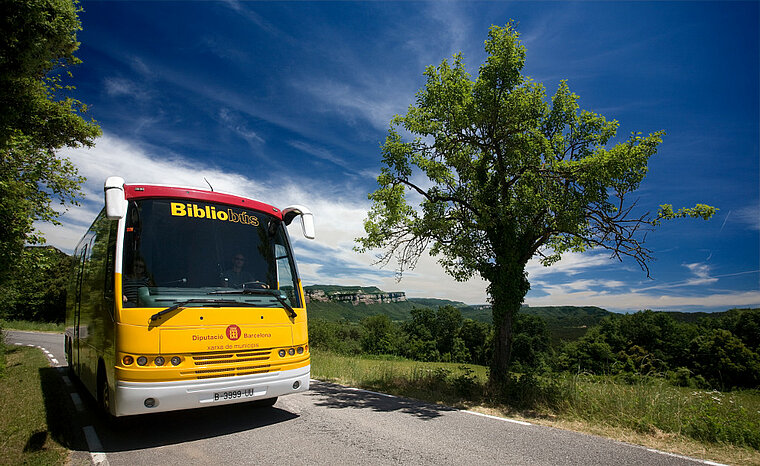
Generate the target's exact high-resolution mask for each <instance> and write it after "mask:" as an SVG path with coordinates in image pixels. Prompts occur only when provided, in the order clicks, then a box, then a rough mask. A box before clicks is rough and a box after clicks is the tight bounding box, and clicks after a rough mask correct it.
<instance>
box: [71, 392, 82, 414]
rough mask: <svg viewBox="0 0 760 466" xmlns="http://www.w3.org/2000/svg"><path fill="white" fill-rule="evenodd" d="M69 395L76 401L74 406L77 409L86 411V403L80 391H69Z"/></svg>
mask: <svg viewBox="0 0 760 466" xmlns="http://www.w3.org/2000/svg"><path fill="white" fill-rule="evenodd" d="M69 396H70V397H71V401H73V402H74V407H75V408H76V409H77V411H80V412H81V411H84V404H83V403H82V398H81V397H80V396H79V393H76V392H71V393H69Z"/></svg>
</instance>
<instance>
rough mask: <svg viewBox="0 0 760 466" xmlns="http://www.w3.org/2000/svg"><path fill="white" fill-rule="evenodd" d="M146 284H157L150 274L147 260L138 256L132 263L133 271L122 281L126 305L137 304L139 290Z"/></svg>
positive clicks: (133, 305)
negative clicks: (146, 263) (146, 265)
mask: <svg viewBox="0 0 760 466" xmlns="http://www.w3.org/2000/svg"><path fill="white" fill-rule="evenodd" d="M144 286H155V283H154V282H153V279H152V278H151V277H150V275H148V271H147V269H146V267H145V261H144V260H142V259H141V258H137V259H135V261H134V263H133V265H132V272H131V273H128V274H126V275H124V280H123V282H122V288H123V290H122V292H123V296H122V301H123V302H124V306H125V307H135V306H137V296H138V290H139V289H140V288H141V287H144Z"/></svg>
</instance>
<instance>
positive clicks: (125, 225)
mask: <svg viewBox="0 0 760 466" xmlns="http://www.w3.org/2000/svg"><path fill="white" fill-rule="evenodd" d="M104 189H105V207H104V208H103V210H102V211H101V212H100V214H99V215H98V216H97V218H96V219H95V221H94V222H93V224H92V226H91V227H90V228H89V230H88V231H87V233H86V234H85V235H84V237H83V238H82V239H81V241H79V243H78V245H77V247H76V249H75V250H74V260H73V261H72V264H73V270H72V273H71V280H70V285H69V288H68V290H67V305H66V307H67V309H66V331H65V342H64V344H65V350H66V359H67V361H68V364H69V367H70V370H71V372H72V373H73V374H74V375H75V376H77V377H78V378H79V379H80V380H81V382H82V384H83V385H84V386H85V387H86V388H87V390H88V391H89V392H90V393H91V394H92V396H93V397H94V398H95V399H96V400H97V401H98V404H99V405H100V406H101V408H102V409H103V411H104V412H105V413H106V414H107V415H109V416H115V417H119V416H128V415H136V414H143V413H153V412H161V411H172V410H180V409H190V408H196V407H204V406H215V405H223V404H229V403H238V402H247V401H252V402H255V403H258V404H262V405H271V404H274V403H275V401H276V400H277V397H279V396H282V395H288V394H291V393H297V392H301V391H305V390H308V388H309V375H310V356H309V341H308V335H307V325H306V305H305V299H304V293H303V287H302V285H301V281H300V279H299V277H298V272H297V269H296V264H295V260H294V258H293V250H292V247H291V244H290V239H289V237H288V232H287V228H286V226H287V225H289V224H291V222H293V220H295V219H296V218H300V223H301V227H302V230H303V234H304V236H306V237H307V238H309V239H313V238H314V221H313V215H312V214H311V212H310V211H309V210H308V209H307V208H305V207H303V206H299V205H297V206H291V207H288V208H286V209H283V210H280V209H278V208H276V207H273V206H270V205H267V204H264V203H262V202H258V201H255V200H252V199H248V198H245V197H242V196H236V195H232V194H225V193H219V192H214V191H213V190H211V191H207V190H202V189H196V188H182V187H173V186H160V185H150V184H125V182H124V180H123V179H122V178H119V177H110V178H108V179H107V180H106V182H105V188H104Z"/></svg>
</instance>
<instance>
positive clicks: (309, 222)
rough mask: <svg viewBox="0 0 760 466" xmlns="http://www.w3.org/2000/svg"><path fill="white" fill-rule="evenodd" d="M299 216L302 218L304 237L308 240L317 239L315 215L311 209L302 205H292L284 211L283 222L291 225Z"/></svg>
mask: <svg viewBox="0 0 760 466" xmlns="http://www.w3.org/2000/svg"><path fill="white" fill-rule="evenodd" d="M298 216H300V217H301V227H302V228H303V235H304V236H305V237H307V238H308V239H314V238H315V237H316V234H315V230H314V214H312V213H311V211H310V210H309V209H307V208H306V207H304V206H302V205H292V206H290V207H286V208H285V209H284V210H283V211H282V220H283V221H284V222H285V225H290V223H291V222H292V221H293V219H295V218H296V217H298Z"/></svg>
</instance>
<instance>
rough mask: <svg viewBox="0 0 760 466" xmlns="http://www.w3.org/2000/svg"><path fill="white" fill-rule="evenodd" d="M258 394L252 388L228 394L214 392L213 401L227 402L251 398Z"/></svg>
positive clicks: (231, 391) (232, 391)
mask: <svg viewBox="0 0 760 466" xmlns="http://www.w3.org/2000/svg"><path fill="white" fill-rule="evenodd" d="M256 395H260V393H255V392H254V390H253V389H252V388H245V389H241V390H230V391H228V392H215V393H214V401H228V400H237V399H240V398H251V397H254V396H256Z"/></svg>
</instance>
